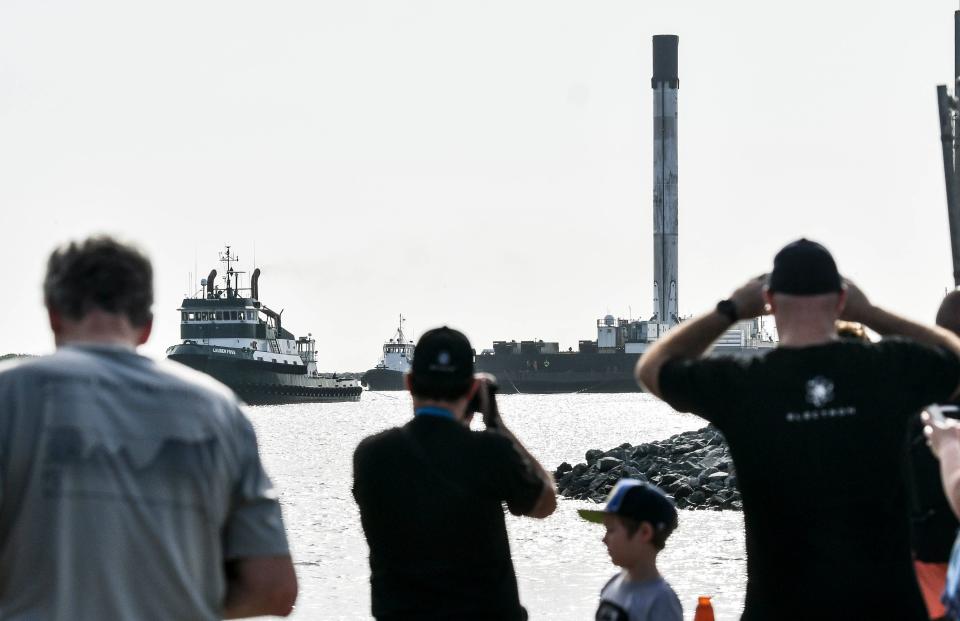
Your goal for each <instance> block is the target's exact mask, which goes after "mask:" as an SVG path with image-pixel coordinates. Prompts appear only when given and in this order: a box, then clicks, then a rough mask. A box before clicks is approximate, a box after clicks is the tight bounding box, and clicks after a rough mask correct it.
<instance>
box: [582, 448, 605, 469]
mask: <svg viewBox="0 0 960 621" xmlns="http://www.w3.org/2000/svg"><path fill="white" fill-rule="evenodd" d="M584 457H585V458H586V460H587V465H590V466H592V465H593V462H595V461H597V460H598V459H600V458H601V457H603V451H601V450H598V449H590V450H589V451H587V454H586V455H584Z"/></svg>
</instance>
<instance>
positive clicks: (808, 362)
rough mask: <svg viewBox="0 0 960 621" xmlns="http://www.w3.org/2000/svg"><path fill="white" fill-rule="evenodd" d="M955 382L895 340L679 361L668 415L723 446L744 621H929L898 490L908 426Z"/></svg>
mask: <svg viewBox="0 0 960 621" xmlns="http://www.w3.org/2000/svg"><path fill="white" fill-rule="evenodd" d="M958 382H960V361H958V360H957V358H956V356H954V355H953V354H952V353H950V352H947V351H944V350H941V349H936V348H931V347H926V346H923V345H919V344H916V343H913V342H910V341H906V340H901V339H888V340H884V341H882V342H880V343H876V344H868V343H859V342H851V341H837V342H833V343H829V344H824V345H818V346H813V347H803V348H786V347H781V348H778V349H776V350H774V351H772V352H770V353H769V354H767V355H766V356H764V357H761V358H754V359H749V360H734V359H720V358H713V359H701V360H695V361H682V360H674V361H670V362H668V363H666V364H665V365H664V366H663V369H662V371H661V374H660V389H661V391H662V392H663V395H664V398H665V399H666V401H667V402H668V403H670V405H672V406H673V407H674V408H676V409H678V410H681V411H689V412H694V413H696V414H699V415H700V416H703V417H704V418H706V419H707V420H709V421H710V422H712V423H714V424H715V425H716V426H717V427H718V428H719V429H720V430H721V431H722V432H723V433H724V435H725V436H726V438H727V442H728V443H729V446H730V452H731V455H732V457H733V461H734V464H735V466H736V471H737V481H738V485H739V487H740V491H741V494H742V497H743V509H744V522H745V527H746V540H747V541H746V543H747V596H746V603H745V609H744V614H743V618H744V619H794V618H796V619H900V620H909V619H917V620H918V621H919V620H921V619H926V618H927V617H926V612H925V609H924V604H923V600H922V598H921V596H920V592H919V590H918V587H917V584H916V579H915V577H914V573H913V565H912V560H911V554H910V531H909V522H908V518H907V500H906V496H905V491H904V473H903V464H904V459H903V451H904V431H905V430H906V424H907V419H908V418H909V417H910V416H911V415H914V414H916V412H917V411H918V410H919V409H920V408H921V407H923V406H924V405H927V404H929V403H933V402H937V401H943V400H945V399H946V398H947V397H948V396H949V395H950V394H951V393H952V392H953V390H954V389H955V388H956V386H957V384H958Z"/></svg>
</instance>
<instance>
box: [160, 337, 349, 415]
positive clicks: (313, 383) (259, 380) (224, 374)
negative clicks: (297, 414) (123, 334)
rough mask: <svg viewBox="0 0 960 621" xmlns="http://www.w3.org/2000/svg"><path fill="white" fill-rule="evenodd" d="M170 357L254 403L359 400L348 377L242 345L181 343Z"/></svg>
mask: <svg viewBox="0 0 960 621" xmlns="http://www.w3.org/2000/svg"><path fill="white" fill-rule="evenodd" d="M167 358H169V359H171V360H175V361H176V362H179V363H181V364H185V365H186V366H188V367H191V368H193V369H196V370H197V371H201V372H203V373H206V374H207V375H210V376H211V377H213V378H214V379H216V380H218V381H220V382H222V383H223V384H225V385H227V386H228V387H229V388H231V389H232V390H233V391H234V392H235V393H237V396H238V397H240V398H241V399H243V401H245V402H246V403H249V404H250V405H279V404H285V403H316V402H325V401H357V400H359V399H360V395H361V394H362V393H363V389H362V388H361V387H360V386H357V385H355V384H352V383H350V382H347V381H340V380H337V379H331V378H319V377H310V376H307V375H306V374H305V373H304V372H303V370H302V369H297V368H294V367H291V366H290V365H283V364H277V363H271V362H266V361H262V360H256V359H254V358H253V356H252V353H249V352H245V351H243V350H239V349H231V348H223V347H210V346H207V345H194V344H181V345H174V346H173V347H170V348H168V349H167Z"/></svg>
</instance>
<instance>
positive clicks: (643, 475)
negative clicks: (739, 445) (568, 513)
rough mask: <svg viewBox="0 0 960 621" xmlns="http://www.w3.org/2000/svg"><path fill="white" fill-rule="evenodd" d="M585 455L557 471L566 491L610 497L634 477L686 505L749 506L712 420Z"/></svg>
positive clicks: (579, 496)
mask: <svg viewBox="0 0 960 621" xmlns="http://www.w3.org/2000/svg"><path fill="white" fill-rule="evenodd" d="M585 458H586V463H581V464H577V465H575V466H571V465H570V464H568V463H567V462H564V463H562V464H560V466H559V467H557V470H556V472H554V473H553V475H554V477H555V479H556V481H557V490H558V492H559V493H560V494H562V495H563V496H566V497H568V498H577V499H581V500H587V499H589V500H594V501H596V502H604V501H605V500H606V497H607V493H608V492H609V491H610V488H612V487H613V486H614V485H615V484H616V482H617V481H619V480H620V479H621V478H623V477H630V478H634V479H640V480H642V481H647V482H649V483H652V484H654V485H656V486H658V487H659V488H660V489H662V490H663V491H664V492H666V493H667V494H669V495H670V497H672V498H673V499H674V501H675V502H676V503H677V507H678V508H680V509H709V510H714V511H718V510H721V509H732V510H734V511H739V510H742V509H743V503H742V502H741V500H740V491H739V490H738V489H737V473H736V471H735V470H734V467H733V460H732V459H731V458H730V450H729V449H728V448H727V443H726V440H724V438H723V434H721V433H720V431H719V430H717V429H716V428H715V427H713V426H712V425H711V426H707V427H704V428H703V429H698V430H697V431H685V432H683V433H680V434H677V435H675V436H671V437H669V438H667V439H666V440H658V441H656V442H650V443H647V444H639V445H637V446H633V445H631V444H630V443H624V444H621V445H620V446H618V447H617V448H614V449H610V450H609V451H601V450H598V449H592V450H589V451H587V454H586V456H585Z"/></svg>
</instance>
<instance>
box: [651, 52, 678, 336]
mask: <svg viewBox="0 0 960 621" xmlns="http://www.w3.org/2000/svg"><path fill="white" fill-rule="evenodd" d="M679 41H680V37H678V36H677V35H655V36H654V37H653V79H652V80H651V81H650V85H651V86H652V87H653V312H654V314H655V315H656V319H657V321H659V322H661V323H665V324H667V325H670V326H672V325H674V324H676V323H677V322H678V318H679V316H680V312H679V302H678V292H677V283H678V279H677V264H678V253H677V243H678V233H677V91H678V90H679V88H680V79H679V78H678V77H677V46H678V44H679Z"/></svg>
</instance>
